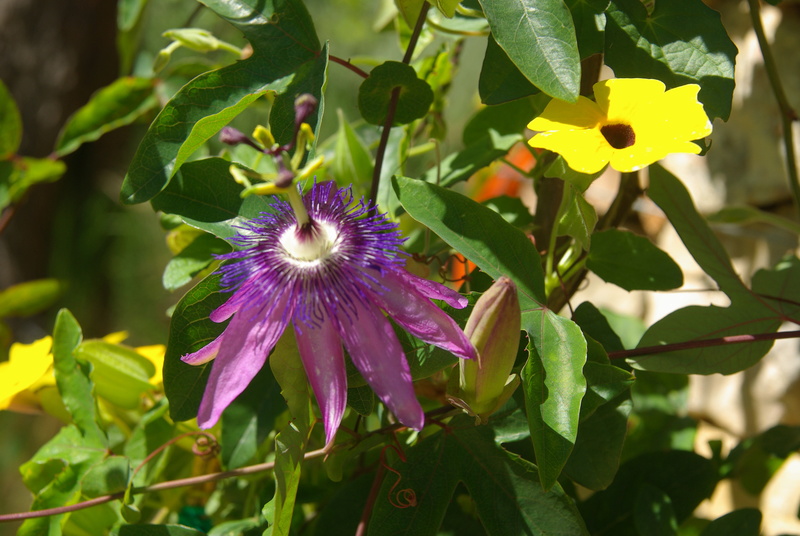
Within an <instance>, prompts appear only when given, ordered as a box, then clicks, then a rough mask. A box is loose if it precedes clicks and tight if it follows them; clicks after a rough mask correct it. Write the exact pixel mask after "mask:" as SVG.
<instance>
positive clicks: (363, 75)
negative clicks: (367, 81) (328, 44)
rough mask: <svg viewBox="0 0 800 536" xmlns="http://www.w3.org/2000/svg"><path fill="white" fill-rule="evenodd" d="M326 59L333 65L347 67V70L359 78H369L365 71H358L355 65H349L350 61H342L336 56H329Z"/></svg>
mask: <svg viewBox="0 0 800 536" xmlns="http://www.w3.org/2000/svg"><path fill="white" fill-rule="evenodd" d="M328 58H329V59H330V60H331V61H332V62H334V63H338V64H339V65H342V66H344V67H347V68H348V69H350V70H351V71H353V72H354V73H356V74H357V75H358V76H360V77H361V78H367V77H368V76H369V73H368V72H366V71H364V70H362V69H359V68H358V67H356V66H355V65H353V64H352V63H350V60H344V59H342V58H340V57H338V56H334V55H332V54H331V55H330V56H328Z"/></svg>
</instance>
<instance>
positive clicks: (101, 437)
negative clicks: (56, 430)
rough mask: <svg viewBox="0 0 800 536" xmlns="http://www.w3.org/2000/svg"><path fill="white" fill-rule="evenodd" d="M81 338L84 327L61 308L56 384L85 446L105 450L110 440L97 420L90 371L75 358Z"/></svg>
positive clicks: (55, 353)
mask: <svg viewBox="0 0 800 536" xmlns="http://www.w3.org/2000/svg"><path fill="white" fill-rule="evenodd" d="M81 338H82V334H81V327H80V326H79V325H78V322H77V320H75V317H74V316H72V313H70V312H69V311H68V310H66V309H61V310H60V311H59V312H58V315H57V316H56V324H55V327H53V366H54V369H55V376H56V385H58V391H59V392H60V393H61V398H62V399H63V400H64V406H65V407H66V408H67V411H69V413H70V415H72V420H73V422H74V423H75V425H76V426H77V427H78V429H79V430H80V431H81V434H82V435H83V441H84V443H85V444H86V445H89V446H92V447H105V446H106V445H107V444H108V440H107V439H106V435H105V433H104V432H103V431H102V429H101V428H100V425H99V424H98V421H97V410H96V408H95V399H94V397H93V396H92V382H91V380H90V379H89V371H88V370H86V369H85V368H84V367H83V366H81V364H80V363H78V361H77V360H76V359H75V356H74V355H73V352H74V351H75V350H76V349H77V348H78V345H79V344H80V342H81Z"/></svg>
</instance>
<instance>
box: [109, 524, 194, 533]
mask: <svg viewBox="0 0 800 536" xmlns="http://www.w3.org/2000/svg"><path fill="white" fill-rule="evenodd" d="M204 535H205V532H202V531H199V530H197V529H193V528H190V527H186V526H183V525H122V526H121V527H120V528H119V536H204Z"/></svg>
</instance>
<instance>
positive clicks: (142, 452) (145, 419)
mask: <svg viewBox="0 0 800 536" xmlns="http://www.w3.org/2000/svg"><path fill="white" fill-rule="evenodd" d="M168 411H169V404H168V403H167V401H166V400H164V399H162V400H161V401H160V402H159V403H157V404H156V405H155V406H153V408H151V409H150V410H149V411H148V412H147V413H145V414H144V415H143V416H142V417H141V418H140V419H139V422H137V423H136V426H135V427H134V428H133V430H132V431H131V435H130V437H128V441H126V442H125V446H124V448H123V454H124V455H125V456H127V457H128V458H130V460H131V465H133V466H138V465H139V464H140V463H142V462H143V461H144V459H145V458H147V457H148V456H149V455H150V453H152V452H153V451H155V450H156V449H157V448H158V447H160V446H161V445H163V444H164V443H166V442H167V441H169V440H170V439H171V438H172V436H173V429H174V424H173V423H172V422H171V421H168V420H167V419H166V415H167V412H168ZM167 460H168V457H167V456H164V454H163V452H162V454H159V455H158V456H157V457H156V458H155V459H153V460H151V461H150V463H148V464H147V465H145V466H144V467H143V468H142V469H141V470H140V471H139V472H138V473H136V478H135V480H134V483H135V484H136V485H144V484H146V483H147V482H149V481H150V478H151V475H155V474H157V473H158V471H159V469H160V468H159V464H163V463H164V462H165V461H167Z"/></svg>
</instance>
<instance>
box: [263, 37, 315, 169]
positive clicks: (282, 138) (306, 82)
mask: <svg viewBox="0 0 800 536" xmlns="http://www.w3.org/2000/svg"><path fill="white" fill-rule="evenodd" d="M327 80H328V44H327V43H325V46H324V47H323V48H322V51H321V52H320V53H318V54H317V57H316V59H314V60H313V61H309V62H306V63H304V64H303V65H301V66H300V67H299V68H298V69H297V72H296V73H295V75H294V78H292V83H291V84H289V86H288V87H287V88H286V91H284V92H283V93H281V94H279V95H278V96H277V97H276V98H275V102H273V103H272V108H271V109H270V112H269V126H270V131H271V132H272V135H273V136H275V141H277V142H278V143H280V144H287V143H289V142H291V141H292V139H293V138H294V129H295V125H294V116H295V109H294V102H295V99H297V97H299V96H300V95H302V94H305V93H308V94H310V95H313V96H314V98H316V99H317V109H316V110H314V112H313V113H312V114H311V115H309V116H308V117H307V118H306V120H305V122H306V123H307V124H308V125H309V126H311V129H312V130H313V131H314V134H315V135H316V136H317V137H319V127H320V125H321V124H322V115H323V112H324V111H325V94H324V92H323V88H324V87H325V84H326V82H327ZM315 146H316V138H315V144H314V147H315ZM313 155H314V149H313V147H312V149H311V151H309V153H308V154H306V159H308V158H312V157H313Z"/></svg>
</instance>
